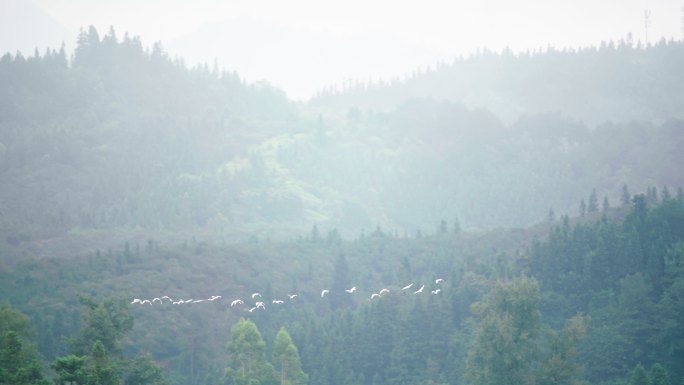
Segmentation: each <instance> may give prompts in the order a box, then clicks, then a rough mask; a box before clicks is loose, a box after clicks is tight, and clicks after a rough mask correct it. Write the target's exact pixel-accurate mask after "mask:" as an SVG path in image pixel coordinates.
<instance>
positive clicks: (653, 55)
mask: <svg viewBox="0 0 684 385" xmlns="http://www.w3.org/2000/svg"><path fill="white" fill-rule="evenodd" d="M682 66H684V43H682V41H672V40H671V41H665V40H661V41H659V42H657V43H656V44H654V45H649V46H648V47H643V46H640V45H636V44H633V43H631V42H625V41H621V42H619V43H613V42H609V43H604V44H602V45H601V46H600V47H590V48H583V49H579V50H557V49H554V48H548V49H547V50H545V51H543V52H534V53H524V54H513V53H511V52H503V53H501V54H497V53H492V52H486V51H485V52H482V53H480V54H477V55H473V56H471V57H469V58H464V59H457V60H455V61H454V62H453V63H451V64H442V65H438V66H437V67H435V68H432V69H428V70H427V71H423V72H417V73H415V74H414V75H413V76H412V77H410V78H408V79H406V80H403V81H400V80H397V81H395V82H389V83H379V84H377V83H376V84H367V83H363V82H361V83H358V84H356V85H353V86H352V87H350V88H348V89H344V90H336V91H331V90H328V91H324V92H322V93H320V94H319V95H318V96H317V97H316V98H314V99H313V100H312V101H311V104H312V105H314V106H320V107H321V108H324V107H325V108H337V109H348V108H351V107H358V108H360V109H373V110H382V111H387V110H391V109H392V108H395V107H396V106H397V105H399V104H401V103H402V102H403V101H405V100H407V99H411V98H416V97H430V98H434V99H437V100H449V101H452V102H457V103H464V104H465V105H467V106H469V107H471V108H486V109H488V110H490V111H492V112H493V113H494V114H496V115H497V116H499V117H501V118H502V119H504V120H505V121H507V122H514V121H515V120H517V119H518V118H519V117H521V116H524V115H534V114H540V113H541V114H544V113H560V114H562V115H566V116H569V117H571V118H573V119H578V120H581V121H583V122H586V123H588V124H590V125H591V126H595V125H597V124H601V123H603V122H606V121H613V122H621V123H625V122H630V121H633V120H637V121H652V122H660V123H661V122H664V121H666V120H668V119H682V118H684V112H683V111H684V99H683V98H682V97H681V93H680V92H679V91H678V90H681V89H682V88H684V73H683V72H682V71H678V70H677V69H678V68H682Z"/></svg>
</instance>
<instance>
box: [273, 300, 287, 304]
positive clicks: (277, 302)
mask: <svg viewBox="0 0 684 385" xmlns="http://www.w3.org/2000/svg"><path fill="white" fill-rule="evenodd" d="M271 302H273V303H275V304H281V303H283V302H284V301H282V300H279V299H274V300H273V301H271Z"/></svg>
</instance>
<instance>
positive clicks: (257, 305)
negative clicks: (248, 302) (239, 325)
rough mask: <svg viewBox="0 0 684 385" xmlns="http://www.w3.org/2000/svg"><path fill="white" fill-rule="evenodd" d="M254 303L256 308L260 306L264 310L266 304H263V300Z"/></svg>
mask: <svg viewBox="0 0 684 385" xmlns="http://www.w3.org/2000/svg"><path fill="white" fill-rule="evenodd" d="M255 305H256V307H257V308H262V309H264V310H266V305H264V303H263V302H257V303H256V304H255Z"/></svg>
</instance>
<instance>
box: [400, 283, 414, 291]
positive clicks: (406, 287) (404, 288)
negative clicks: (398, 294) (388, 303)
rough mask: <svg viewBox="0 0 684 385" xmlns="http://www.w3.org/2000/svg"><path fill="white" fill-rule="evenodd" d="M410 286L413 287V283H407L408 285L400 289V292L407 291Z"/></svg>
mask: <svg viewBox="0 0 684 385" xmlns="http://www.w3.org/2000/svg"><path fill="white" fill-rule="evenodd" d="M411 286H413V283H409V284H408V285H406V286H404V287H402V288H401V290H407V289H410V288H411Z"/></svg>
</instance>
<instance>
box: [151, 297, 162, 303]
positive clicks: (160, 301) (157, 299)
mask: <svg viewBox="0 0 684 385" xmlns="http://www.w3.org/2000/svg"><path fill="white" fill-rule="evenodd" d="M154 301H159V303H161V304H163V303H164V302H162V300H161V299H159V298H155V299H153V300H152V302H153V303H154Z"/></svg>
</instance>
